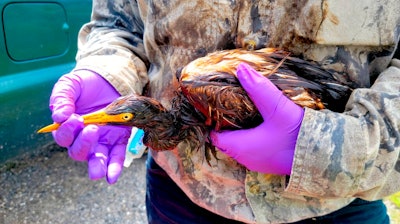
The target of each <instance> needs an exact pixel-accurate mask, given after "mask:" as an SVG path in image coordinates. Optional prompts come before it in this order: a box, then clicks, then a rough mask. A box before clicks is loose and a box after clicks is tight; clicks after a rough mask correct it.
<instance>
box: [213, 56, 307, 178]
mask: <svg viewBox="0 0 400 224" xmlns="http://www.w3.org/2000/svg"><path fill="white" fill-rule="evenodd" d="M237 77H238V79H239V81H240V83H241V85H242V86H243V88H244V89H245V90H246V92H247V94H248V95H249V97H250V98H251V99H252V101H253V102H254V104H255V105H256V107H257V108H258V110H259V112H260V114H261V115H262V117H263V119H264V122H263V123H262V124H260V125H259V126H257V127H255V128H252V129H247V130H244V129H243V130H237V131H223V132H220V133H218V132H215V131H213V132H211V134H210V137H211V141H212V143H213V145H215V146H216V147H217V148H219V149H220V150H221V151H222V152H224V153H225V154H227V155H229V156H230V157H232V158H234V159H235V160H236V161H238V162H239V163H240V164H242V165H244V166H246V167H247V168H248V169H249V170H252V171H257V172H262V173H269V174H278V175H290V172H291V169H292V162H293V156H294V150H295V145H296V140H297V136H298V133H299V130H300V126H301V122H302V120H303V116H304V110H303V108H301V107H300V106H298V105H296V104H295V103H293V102H292V101H291V100H290V99H288V98H287V97H286V96H285V95H283V93H282V92H281V91H280V90H279V89H278V88H277V87H276V86H275V85H274V84H272V83H271V81H269V79H267V78H265V77H263V76H262V75H260V74H259V73H258V72H256V71H255V70H254V69H253V68H251V67H250V66H249V65H247V64H245V63H242V64H240V65H239V66H238V69H237Z"/></svg>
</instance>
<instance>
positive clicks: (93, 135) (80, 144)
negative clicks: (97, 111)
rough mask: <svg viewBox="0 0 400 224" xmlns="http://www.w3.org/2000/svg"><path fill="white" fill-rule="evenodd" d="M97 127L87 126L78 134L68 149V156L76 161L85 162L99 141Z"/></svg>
mask: <svg viewBox="0 0 400 224" xmlns="http://www.w3.org/2000/svg"><path fill="white" fill-rule="evenodd" d="M98 129H99V128H98V127H97V126H96V125H88V126H86V127H85V128H83V130H82V131H81V132H80V133H79V135H78V136H77V137H76V139H75V141H74V143H73V144H72V145H71V146H70V147H68V154H69V156H70V157H71V158H72V159H74V160H77V161H87V160H88V159H89V156H90V153H91V151H92V149H93V148H94V147H95V146H96V145H97V141H98V139H99V134H98Z"/></svg>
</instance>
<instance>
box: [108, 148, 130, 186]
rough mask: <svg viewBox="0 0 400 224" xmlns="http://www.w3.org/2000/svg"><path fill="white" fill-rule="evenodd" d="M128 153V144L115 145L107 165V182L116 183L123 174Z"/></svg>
mask: <svg viewBox="0 0 400 224" xmlns="http://www.w3.org/2000/svg"><path fill="white" fill-rule="evenodd" d="M125 153H126V144H118V145H115V146H114V147H113V148H112V150H111V153H110V155H109V161H108V167H107V182H108V183H109V184H114V183H116V182H117V180H118V178H119V176H120V175H121V172H122V168H123V165H124V160H125Z"/></svg>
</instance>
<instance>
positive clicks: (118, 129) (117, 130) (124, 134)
mask: <svg viewBox="0 0 400 224" xmlns="http://www.w3.org/2000/svg"><path fill="white" fill-rule="evenodd" d="M131 130H132V128H130V127H125V126H111V125H106V126H101V127H99V136H100V138H99V143H100V144H103V145H116V144H127V143H128V139H129V136H130V134H131Z"/></svg>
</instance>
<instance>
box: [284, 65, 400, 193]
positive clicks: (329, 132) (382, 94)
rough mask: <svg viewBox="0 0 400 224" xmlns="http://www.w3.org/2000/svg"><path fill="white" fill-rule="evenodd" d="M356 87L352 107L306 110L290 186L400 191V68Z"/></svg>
mask: <svg viewBox="0 0 400 224" xmlns="http://www.w3.org/2000/svg"><path fill="white" fill-rule="evenodd" d="M399 64H400V63H399V60H397V59H393V61H392V66H390V67H389V68H387V69H386V70H385V71H384V72H382V73H381V74H380V75H379V77H378V79H377V80H376V81H375V83H374V84H373V85H372V86H371V87H370V88H360V89H356V90H354V91H353V93H352V95H351V96H350V99H349V101H348V103H347V105H346V112H344V113H334V112H331V111H328V110H322V111H315V110H311V109H306V112H305V116H304V120H303V123H302V126H301V129H300V133H299V137H298V141H297V145H296V151H295V157H294V161H293V168H292V174H291V176H290V179H289V182H288V185H287V187H286V189H285V190H286V191H288V192H292V193H296V194H300V195H305V196H311V197H319V198H338V197H359V198H363V199H366V200H375V199H379V198H382V197H384V196H387V195H390V194H392V193H394V192H397V191H399V190H400V181H399V180H400V158H399V151H400V136H399V135H400V112H399V111H400V67H399Z"/></svg>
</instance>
